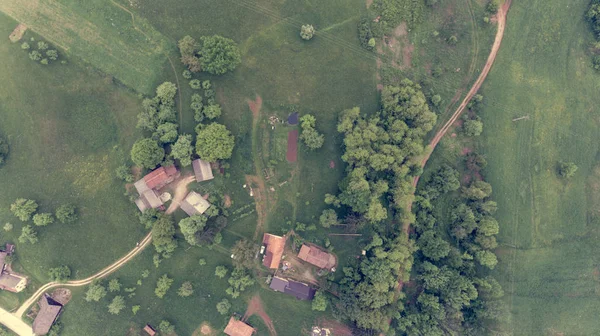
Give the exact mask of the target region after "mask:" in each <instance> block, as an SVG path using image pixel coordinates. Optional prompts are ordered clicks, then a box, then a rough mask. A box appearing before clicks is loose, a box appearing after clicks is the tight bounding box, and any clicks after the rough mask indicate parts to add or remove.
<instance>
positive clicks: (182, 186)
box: [166, 175, 196, 215]
mask: <svg viewBox="0 0 600 336" xmlns="http://www.w3.org/2000/svg"><path fill="white" fill-rule="evenodd" d="M195 180H196V177H195V176H194V175H188V176H182V177H180V178H179V179H177V180H175V181H173V182H172V183H171V184H170V185H169V189H171V190H173V191H174V195H173V199H172V200H171V205H169V208H168V209H167V211H166V214H167V215H168V214H172V213H173V212H175V210H177V209H178V208H179V205H180V204H181V202H182V201H183V199H184V198H185V196H186V195H187V191H188V189H187V186H188V184H190V183H192V182H194V181H195Z"/></svg>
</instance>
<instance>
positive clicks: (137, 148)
mask: <svg viewBox="0 0 600 336" xmlns="http://www.w3.org/2000/svg"><path fill="white" fill-rule="evenodd" d="M164 158H165V150H164V149H163V148H162V147H160V146H159V145H158V143H157V142H156V141H155V140H153V139H149V138H144V139H140V140H138V141H136V142H135V143H134V144H133V148H132V149H131V161H133V162H134V163H135V164H136V165H138V166H140V167H142V168H149V169H154V168H156V166H158V164H159V163H161V161H162V160H163V159H164Z"/></svg>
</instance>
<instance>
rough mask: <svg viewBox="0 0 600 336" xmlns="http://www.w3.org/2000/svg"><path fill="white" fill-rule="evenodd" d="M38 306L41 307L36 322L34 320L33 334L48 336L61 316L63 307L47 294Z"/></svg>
mask: <svg viewBox="0 0 600 336" xmlns="http://www.w3.org/2000/svg"><path fill="white" fill-rule="evenodd" d="M38 305H39V306H40V310H39V312H38V314H37V316H36V317H35V320H33V333H34V334H36V335H46V334H47V333H48V331H50V328H51V327H52V325H53V324H54V322H55V321H56V318H57V317H58V315H59V314H60V312H61V310H62V305H61V304H60V303H58V302H56V301H54V300H53V299H52V298H51V297H50V295H48V294H46V293H44V295H43V296H42V298H41V299H40V301H39V302H38Z"/></svg>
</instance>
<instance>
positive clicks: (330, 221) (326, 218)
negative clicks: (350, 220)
mask: <svg viewBox="0 0 600 336" xmlns="http://www.w3.org/2000/svg"><path fill="white" fill-rule="evenodd" d="M319 224H321V225H322V226H323V227H325V228H328V227H330V226H332V225H337V224H339V221H338V217H337V213H336V212H335V210H333V209H325V210H323V212H322V213H321V216H320V217H319Z"/></svg>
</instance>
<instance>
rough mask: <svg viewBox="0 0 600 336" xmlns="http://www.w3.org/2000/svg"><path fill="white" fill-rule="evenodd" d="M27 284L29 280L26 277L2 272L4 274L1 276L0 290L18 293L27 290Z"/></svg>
mask: <svg viewBox="0 0 600 336" xmlns="http://www.w3.org/2000/svg"><path fill="white" fill-rule="evenodd" d="M26 284H27V279H26V278H25V277H22V276H19V275H17V274H11V273H8V272H2V274H0V289H5V290H8V291H11V292H14V293H17V292H20V291H22V290H23V289H25V285H26Z"/></svg>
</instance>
